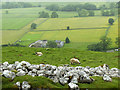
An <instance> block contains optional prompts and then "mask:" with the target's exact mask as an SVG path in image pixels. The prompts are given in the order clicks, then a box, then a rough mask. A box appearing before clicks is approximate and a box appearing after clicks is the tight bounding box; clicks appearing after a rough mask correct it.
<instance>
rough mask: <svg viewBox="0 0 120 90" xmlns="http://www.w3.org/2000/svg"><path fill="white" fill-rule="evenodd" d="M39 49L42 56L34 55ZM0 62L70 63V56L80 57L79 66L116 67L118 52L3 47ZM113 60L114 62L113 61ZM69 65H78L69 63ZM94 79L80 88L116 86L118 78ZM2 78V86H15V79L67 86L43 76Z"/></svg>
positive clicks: (45, 84)
mask: <svg viewBox="0 0 120 90" xmlns="http://www.w3.org/2000/svg"><path fill="white" fill-rule="evenodd" d="M37 51H41V52H42V53H43V56H41V57H39V56H36V55H35V52H37ZM2 54H3V58H2V62H5V61H8V62H9V63H14V62H15V61H23V60H24V61H28V62H30V63H31V64H40V63H45V64H52V65H56V66H59V65H61V64H70V59H71V58H72V57H74V56H75V57H77V58H79V59H80V62H81V66H90V67H97V66H99V65H102V64H107V65H109V67H110V68H113V67H116V68H118V58H117V57H116V56H118V53H117V52H115V53H106V52H93V51H81V50H79V49H71V48H69V49H66V48H50V49H49V50H46V49H45V48H28V47H3V48H2ZM113 61H114V62H113ZM70 66H79V64H77V65H70ZM93 78H94V79H95V80H96V81H95V82H93V83H91V84H81V83H79V87H80V88H118V79H117V78H112V79H113V80H112V82H105V81H103V80H102V78H101V77H93ZM2 79H3V82H2V83H3V88H16V86H15V85H14V83H16V82H17V81H20V82H22V81H28V82H29V83H30V84H31V85H32V87H33V88H41V87H43V88H68V85H65V86H62V85H60V84H59V83H57V84H55V83H53V82H52V81H51V80H50V79H47V78H45V77H31V76H22V77H16V78H15V79H14V80H13V81H11V80H10V79H7V78H4V77H3V78H2Z"/></svg>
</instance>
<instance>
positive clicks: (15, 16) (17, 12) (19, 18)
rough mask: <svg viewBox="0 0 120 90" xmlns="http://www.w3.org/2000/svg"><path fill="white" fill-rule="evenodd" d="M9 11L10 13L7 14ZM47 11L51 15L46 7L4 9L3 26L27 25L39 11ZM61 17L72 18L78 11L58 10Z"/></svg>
mask: <svg viewBox="0 0 120 90" xmlns="http://www.w3.org/2000/svg"><path fill="white" fill-rule="evenodd" d="M6 11H8V14H6ZM41 11H45V12H48V13H49V16H51V13H52V11H49V10H46V9H45V7H33V8H14V9H2V22H3V23H2V27H3V30H5V29H21V28H22V27H24V26H25V25H27V24H28V23H29V22H30V21H32V20H35V19H36V18H38V17H39V14H38V13H39V12H41ZM56 12H57V13H58V15H59V18H72V17H74V16H77V15H78V13H77V12H64V11H56ZM95 15H96V16H100V15H101V12H100V11H99V10H97V11H95Z"/></svg>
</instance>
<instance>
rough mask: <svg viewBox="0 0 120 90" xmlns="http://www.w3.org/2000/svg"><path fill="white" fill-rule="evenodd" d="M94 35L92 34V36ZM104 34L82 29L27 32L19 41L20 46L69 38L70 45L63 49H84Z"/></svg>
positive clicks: (98, 30)
mask: <svg viewBox="0 0 120 90" xmlns="http://www.w3.org/2000/svg"><path fill="white" fill-rule="evenodd" d="M93 33H94V34H93ZM104 34H105V29H95V30H94V29H93V30H91V29H82V30H64V31H41V32H28V33H27V34H26V35H25V36H23V38H22V39H21V40H22V42H20V44H22V45H27V46H28V45H29V44H30V43H32V42H34V41H36V40H62V41H64V40H65V38H66V37H69V39H70V41H71V43H70V44H66V45H65V47H66V48H67V47H70V48H81V49H86V47H87V45H88V44H91V43H96V42H98V41H99V38H100V37H101V36H103V35H104Z"/></svg>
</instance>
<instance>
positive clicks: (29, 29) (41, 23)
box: [14, 18, 48, 44]
mask: <svg viewBox="0 0 120 90" xmlns="http://www.w3.org/2000/svg"><path fill="white" fill-rule="evenodd" d="M37 19H38V18H37ZM47 20H48V18H47V19H45V20H44V21H42V22H41V23H40V24H42V23H44V22H45V21H47ZM32 22H33V21H32ZM32 22H30V23H32ZM30 23H29V24H30ZM29 24H27V25H29ZM40 24H38V25H40ZM24 27H25V26H24ZM24 27H23V28H24ZM28 29H29V30H28V31H26V32H25V33H24V34H23V35H22V36H21V37H20V38H19V39H18V40H17V41H15V42H14V44H16V43H17V42H18V41H19V40H20V39H21V38H23V36H24V35H25V34H27V33H28V32H30V31H33V30H31V29H30V28H28Z"/></svg>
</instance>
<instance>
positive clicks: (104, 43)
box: [87, 36, 111, 51]
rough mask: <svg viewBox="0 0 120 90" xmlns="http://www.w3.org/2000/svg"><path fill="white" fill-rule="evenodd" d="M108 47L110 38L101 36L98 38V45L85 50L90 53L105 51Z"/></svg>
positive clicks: (89, 46) (92, 45)
mask: <svg viewBox="0 0 120 90" xmlns="http://www.w3.org/2000/svg"><path fill="white" fill-rule="evenodd" d="M110 45H111V38H108V37H106V36H103V37H101V38H100V42H99V43H97V44H91V45H88V46H87V48H88V50H91V51H105V50H107V49H108V48H109V46H110Z"/></svg>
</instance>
